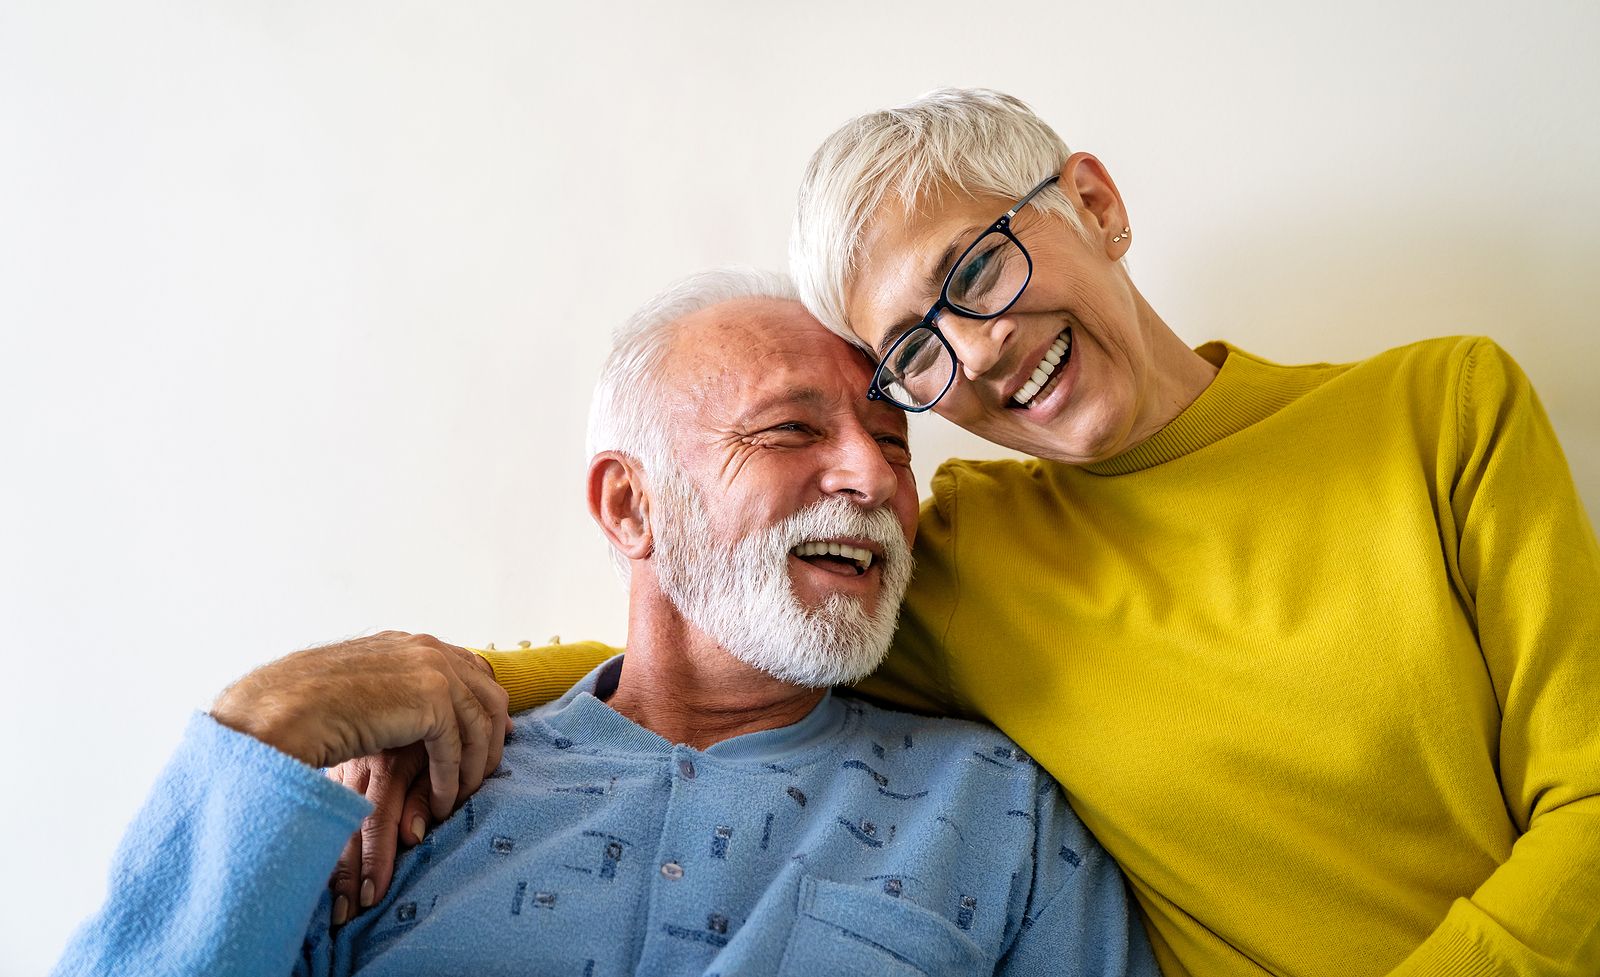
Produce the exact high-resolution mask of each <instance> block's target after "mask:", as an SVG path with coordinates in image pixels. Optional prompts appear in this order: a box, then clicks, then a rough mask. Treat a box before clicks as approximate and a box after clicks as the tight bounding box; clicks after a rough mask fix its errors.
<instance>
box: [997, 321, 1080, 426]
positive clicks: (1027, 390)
mask: <svg viewBox="0 0 1600 977" xmlns="http://www.w3.org/2000/svg"><path fill="white" fill-rule="evenodd" d="M1070 349H1072V333H1071V332H1064V333H1062V334H1061V335H1059V336H1057V337H1056V341H1055V342H1053V343H1051V344H1050V348H1049V349H1047V350H1045V351H1044V359H1042V360H1040V361H1039V365H1038V366H1036V367H1034V368H1033V374H1032V375H1031V376H1029V377H1028V382H1027V383H1024V384H1023V385H1022V389H1021V390H1018V391H1017V392H1016V393H1015V394H1013V395H1012V397H1011V402H1012V403H1013V404H1016V405H1017V406H1018V407H1026V406H1028V402H1029V401H1031V400H1032V399H1033V398H1034V397H1035V396H1036V395H1037V394H1038V393H1039V391H1041V390H1043V389H1044V388H1045V385H1046V384H1048V383H1049V382H1050V376H1051V374H1053V373H1055V372H1056V367H1058V366H1060V365H1061V362H1062V361H1063V360H1065V359H1066V358H1067V352H1068V350H1070Z"/></svg>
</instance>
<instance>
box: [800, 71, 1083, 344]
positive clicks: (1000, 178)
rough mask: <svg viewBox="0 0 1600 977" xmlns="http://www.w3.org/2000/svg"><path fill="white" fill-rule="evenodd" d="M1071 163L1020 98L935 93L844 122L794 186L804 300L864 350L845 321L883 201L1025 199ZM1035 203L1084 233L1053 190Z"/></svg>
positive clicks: (964, 91)
mask: <svg viewBox="0 0 1600 977" xmlns="http://www.w3.org/2000/svg"><path fill="white" fill-rule="evenodd" d="M1070 155H1071V151H1070V150H1068V149H1067V144H1066V143H1064V142H1062V141H1061V137H1060V136H1058V135H1056V134H1055V131H1054V130H1053V129H1051V128H1050V127H1049V126H1048V125H1046V124H1045V123H1044V121H1043V120H1042V119H1040V118H1039V117H1038V116H1037V115H1034V114H1033V110H1032V109H1030V108H1028V106H1027V105H1026V104H1024V103H1023V102H1022V101H1021V100H1020V99H1018V98H1015V97H1013V96H1010V95H1006V94H1003V93H1001V92H996V91H991V90H989V89H986V88H941V89H938V90H937V91H932V92H929V93H928V94H926V95H924V96H922V97H921V98H919V99H917V100H916V101H914V102H911V103H910V104H908V105H902V106H901V107H899V108H895V109H885V110H884V111H881V112H871V113H868V114H867V115H863V116H860V117H859V118H855V119H852V120H850V121H849V122H846V123H845V124H844V125H843V126H841V127H839V129H838V130H837V131H836V132H834V134H833V135H831V136H829V137H828V138H827V139H825V140H823V143H822V145H821V146H819V147H817V151H816V152H815V153H814V154H812V156H811V161H810V162H809V163H808V164H806V171H805V176H804V177H803V178H802V180H801V181H800V200H799V205H798V207H797V208H796V210H795V216H794V232H793V234H792V235H791V236H790V238H789V267H790V271H791V273H792V274H793V275H794V278H795V282H796V284H797V285H798V287H799V291H800V300H801V301H802V302H804V303H805V306H806V308H807V309H809V310H810V311H811V314H812V315H814V316H816V317H817V318H818V319H819V320H821V321H822V324H823V325H825V326H827V327H828V328H829V329H830V330H832V331H833V332H835V333H837V334H838V335H840V336H842V337H843V338H844V339H845V340H847V341H848V342H851V343H854V344H855V345H857V346H860V347H862V348H866V344H864V343H863V342H861V340H860V339H858V338H857V337H856V336H855V335H854V334H853V333H851V331H850V329H849V326H848V325H847V323H846V321H845V311H844V306H845V293H846V291H847V290H848V289H849V287H850V285H851V282H852V281H853V279H854V276H855V273H856V271H857V270H858V269H857V261H858V259H859V257H860V250H861V236H862V233H863V232H864V231H865V229H866V225H867V222H868V221H869V220H870V219H871V218H872V216H873V215H874V214H875V213H876V212H877V210H878V208H879V206H880V205H881V204H882V202H883V201H884V198H885V197H886V196H888V197H893V198H897V199H898V200H899V201H900V203H901V205H902V207H903V208H904V211H905V213H906V214H908V215H909V214H910V213H911V211H912V209H913V208H914V207H916V206H917V204H918V203H919V201H922V200H923V198H924V195H926V194H929V193H939V192H942V191H946V190H956V191H959V192H962V193H967V194H992V195H994V196H998V197H1021V196H1022V195H1023V194H1025V193H1027V192H1028V191H1029V190H1031V189H1033V187H1034V185H1035V184H1037V183H1038V182H1039V181H1040V180H1042V179H1044V178H1045V177H1047V176H1049V175H1050V174H1051V173H1055V172H1057V171H1059V170H1060V169H1061V165H1062V164H1063V163H1065V162H1066V161H1067V157H1068V156H1070ZM1033 203H1034V205H1035V206H1037V207H1039V208H1040V209H1041V210H1044V211H1047V212H1049V213H1053V214H1058V215H1060V216H1062V217H1064V218H1065V219H1066V220H1067V221H1068V223H1069V224H1070V225H1071V226H1072V227H1073V228H1075V229H1077V231H1078V233H1080V234H1082V233H1085V232H1084V228H1083V225H1082V222H1081V221H1079V219H1078V216H1077V214H1076V213H1075V212H1074V210H1073V208H1072V204H1071V202H1070V201H1069V200H1068V199H1067V197H1066V195H1065V194H1064V193H1062V192H1061V189H1060V187H1059V186H1052V187H1050V188H1048V189H1046V190H1045V191H1044V192H1043V193H1041V194H1039V196H1037V197H1035V198H1034V199H1033ZM996 216H998V215H996Z"/></svg>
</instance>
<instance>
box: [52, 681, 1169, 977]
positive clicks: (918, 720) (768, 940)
mask: <svg viewBox="0 0 1600 977" xmlns="http://www.w3.org/2000/svg"><path fill="white" fill-rule="evenodd" d="M620 663H621V659H620V658H617V659H613V660H612V661H610V662H608V663H606V664H605V665H602V666H601V667H600V668H599V669H597V670H596V671H595V672H594V673H592V674H591V675H589V676H588V677H587V678H586V679H585V680H584V681H582V682H580V683H579V684H578V685H577V686H575V687H574V688H573V689H572V690H571V691H570V692H568V693H567V694H566V695H565V696H564V697H562V698H561V699H559V700H557V701H556V702H554V703H551V704H549V705H547V706H544V707H541V708H539V709H537V710H533V711H531V712H529V713H524V714H522V715H521V716H519V717H518V719H517V728H516V732H515V733H514V735H513V736H512V738H511V739H510V740H509V741H508V742H507V744H506V749H505V756H504V760H503V761H502V763H501V766H500V769H499V770H498V771H496V773H495V774H494V775H493V776H492V777H491V778H490V779H489V780H488V781H487V782H486V783H485V784H484V786H483V788H482V789H481V790H480V791H479V792H478V794H477V795H476V796H474V797H473V798H471V799H470V800H469V801H468V802H467V803H466V804H465V805H464V806H463V807H462V808H461V809H460V810H458V811H457V812H456V813H455V815H453V816H452V817H451V818H450V819H449V820H448V821H446V822H445V823H444V824H442V825H440V826H439V827H438V828H436V829H435V830H434V831H433V832H432V833H431V834H429V835H428V837H427V839H426V840H425V841H424V842H423V843H422V844H421V845H419V846H418V847H417V848H415V849H413V850H412V851H410V852H408V853H405V854H403V855H402V856H401V858H400V860H399V862H398V864H397V866H396V871H395V878H394V882H393V884H392V885H391V887H390V891H389V894H388V895H387V896H386V897H385V898H384V899H383V900H382V901H381V902H380V903H379V904H378V905H377V906H375V907H374V908H372V909H370V910H367V911H366V912H365V913H363V914H362V915H361V916H359V917H357V918H356V919H355V920H354V921H352V922H351V923H350V924H349V925H347V926H345V927H343V928H341V929H339V930H338V931H335V932H330V929H329V921H330V916H331V906H332V903H331V899H330V897H329V896H328V894H327V890H326V880H327V876H328V874H329V872H331V870H332V868H333V864H334V862H335V861H336V860H337V858H338V854H339V851H340V850H341V848H342V846H343V843H344V841H345V839H346V837H347V836H348V835H349V833H350V832H351V831H353V830H355V828H356V827H357V826H358V824H359V821H360V818H361V817H362V816H363V814H364V812H365V807H366V806H365V802H364V801H362V800H360V799H359V798H356V797H355V796H354V795H353V794H350V793H349V792H348V791H345V790H344V789H343V788H342V787H339V786H337V785H335V784H333V783H331V782H330V781H328V780H327V779H326V778H324V777H322V776H321V775H319V774H318V773H317V772H316V771H313V770H311V769H309V768H307V767H305V766H303V765H301V764H298V763H296V762H295V761H293V760H291V759H290V758H288V757H285V756H282V755H281V754H277V753H276V752H275V751H273V750H271V749H270V748H267V747H265V746H263V745H262V744H259V743H256V742H255V741H253V740H250V739H249V738H248V737H245V736H242V735H240V734H237V733H234V732H232V731H230V730H227V729H224V728H222V727H220V726H218V725H217V724H216V723H214V722H212V721H211V720H210V719H209V718H208V717H203V716H201V717H197V718H196V720H195V721H194V723H192V724H191V726H190V729H189V732H188V735H187V737H186V739H185V742H184V744H183V746H182V747H181V748H180V749H179V751H178V754H177V756H175V757H174V759H173V761H172V763H171V764H170V765H169V767H168V768H167V770H166V772H165V773H164V774H163V776H162V779H161V781H160V782H159V783H158V784H157V787H156V791H155V795H154V797H153V798H152V800H151V801H150V802H149V804H148V805H147V806H146V808H145V809H144V811H143V812H141V814H140V816H139V817H138V818H137V819H136V820H135V822H134V824H133V826H132V828H131V829H130V833H129V836H128V838H127V839H126V841H125V842H124V844H123V847H122V849H121V851H120V852H119V854H118V857H117V861H116V865H115V867H114V869H113V873H112V887H111V894H110V897H109V898H108V900H107V904H106V906H105V908H104V909H103V910H102V911H101V913H100V914H99V915H98V916H96V917H95V918H93V919H91V920H90V921H89V922H88V923H87V924H86V925H85V926H84V927H83V928H82V929H81V930H80V932H79V933H78V935H77V936H76V937H75V939H74V941H73V943H72V945H71V947H70V948H69V951H68V954H67V956H66V958H65V959H64V960H63V961H62V963H61V965H60V968H59V969H58V971H57V973H59V974H63V975H66V974H73V975H75V974H89V973H95V974H107V973H140V974H179V973H183V974H188V973H206V974H233V973H239V974H244V973H251V974H270V975H278V974H289V973H298V974H306V975H313V977H324V975H343V974H353V973H361V974H372V975H380V974H443V973H473V974H485V975H489V974H539V975H545V974H549V975H566V974H570V975H573V977H612V975H622V974H651V975H655V974H661V975H668V974H672V975H676V974H684V975H689V974H704V975H721V977H734V975H744V974H751V975H772V974H777V975H780V977H790V975H823V974H828V975H834V974H844V975H848V974H861V975H871V977H897V975H946V974H948V975H956V974H963V975H966V974H979V973H982V974H988V973H997V974H1007V975H1026V974H1052V975H1057V974H1061V975H1091V974H1092V975H1103V974H1140V975H1145V974H1149V975H1154V974H1157V969H1156V965H1155V963H1154V960H1153V957H1152V955H1151V953H1150V948H1149V945H1148V943H1147V942H1146V939H1145V935H1144V932H1143V930H1142V928H1141V927H1140V925H1139V923H1138V922H1137V921H1136V920H1135V919H1134V918H1133V916H1132V914H1131V913H1130V912H1129V906H1128V900H1127V897H1126V894H1125V890H1124V884H1123V880H1122V876H1121V873H1120V872H1119V871H1118V870H1117V867H1116V865H1115V864H1114V863H1113V862H1112V861H1111V859H1110V858H1109V857H1108V856H1107V855H1106V854H1105V853H1104V852H1103V851H1102V850H1101V848H1100V846H1099V845H1098V844H1097V843H1096V842H1095V841H1094V839H1093V838H1092V837H1090V835H1089V834H1088V832H1087V831H1086V830H1085V829H1084V827H1083V826H1082V824H1081V823H1080V822H1079V821H1078V819H1077V817H1076V816H1075V815H1074V814H1073V813H1072V812H1071V810H1070V809H1069V808H1068V807H1067V805H1066V803H1065V801H1064V800H1063V798H1062V796H1061V793H1060V790H1059V788H1057V787H1056V785H1055V783H1054V782H1053V781H1052V780H1050V779H1049V778H1048V776H1046V775H1045V774H1043V773H1042V772H1041V771H1040V770H1039V768H1038V767H1036V766H1035V765H1034V764H1033V762H1032V761H1031V760H1030V759H1029V758H1028V757H1027V756H1026V755H1025V754H1023V753H1022V751H1021V750H1019V749H1018V748H1017V747H1016V746H1015V745H1013V744H1012V743H1011V742H1010V741H1009V740H1007V739H1006V738H1005V737H1004V736H1003V735H1001V734H1000V733H999V732H997V731H996V730H994V729H991V728H989V727H985V726H980V725H977V724H973V723H967V722H962V721H959V720H949V719H929V718H924V717H919V716H913V715H910V714H906V713H898V712H890V711H886V710H882V709H878V708H875V707H873V706H870V705H867V704H865V703H862V702H859V701H856V700H853V699H849V698H841V697H838V696H835V695H833V694H831V693H830V694H829V695H827V696H826V697H824V699H823V700H822V702H821V703H819V704H818V705H817V707H816V708H815V709H813V710H812V712H811V713H810V714H809V715H808V716H806V718H804V719H802V720H801V721H800V722H798V723H795V724H793V725H791V726H787V727H784V728H782V729H774V730H767V731H764V732H760V733H754V734H749V735H746V736H740V737H736V738H734V739H731V740H726V741H724V742H721V743H718V744H716V745H714V746H712V747H710V748H709V749H707V750H703V751H701V750H694V749H691V748H688V747H685V746H677V745H674V744H672V743H669V742H668V741H666V740H664V739H662V738H661V737H659V736H657V735H655V734H654V733H652V732H650V731H648V730H646V729H644V728H642V727H640V726H638V725H635V724H634V723H632V722H630V721H629V720H627V719H626V718H624V717H623V716H622V715H620V714H618V713H617V712H615V711H614V710H612V709H611V708H610V707H609V706H607V705H606V704H605V703H604V702H602V701H600V699H598V698H596V697H595V695H594V693H595V691H596V690H597V688H599V690H600V691H601V694H602V695H604V694H605V689H606V687H607V683H610V684H611V685H614V682H615V676H616V674H617V670H618V668H619V667H620Z"/></svg>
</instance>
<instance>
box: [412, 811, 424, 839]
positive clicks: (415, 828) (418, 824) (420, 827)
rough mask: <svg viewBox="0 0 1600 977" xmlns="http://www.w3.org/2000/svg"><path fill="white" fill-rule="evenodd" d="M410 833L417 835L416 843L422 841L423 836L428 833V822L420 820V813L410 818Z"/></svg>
mask: <svg viewBox="0 0 1600 977" xmlns="http://www.w3.org/2000/svg"><path fill="white" fill-rule="evenodd" d="M411 833H412V834H414V835H416V836H417V842H418V844H420V843H421V842H422V839H423V836H425V835H426V834H427V833H428V823H427V822H426V821H424V820H422V815H420V814H419V815H417V816H416V817H414V818H412V819H411Z"/></svg>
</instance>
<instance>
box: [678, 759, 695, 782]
mask: <svg viewBox="0 0 1600 977" xmlns="http://www.w3.org/2000/svg"><path fill="white" fill-rule="evenodd" d="M678 772H679V773H681V774H683V778H684V779H685V780H693V779H694V762H693V761H692V760H679V761H678Z"/></svg>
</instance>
